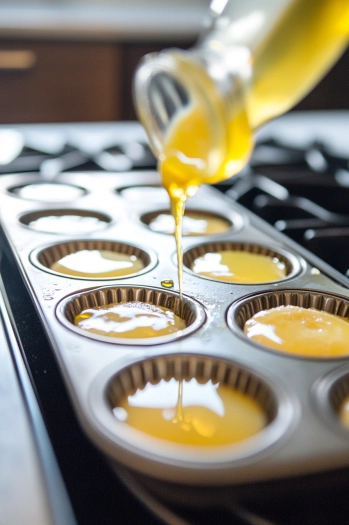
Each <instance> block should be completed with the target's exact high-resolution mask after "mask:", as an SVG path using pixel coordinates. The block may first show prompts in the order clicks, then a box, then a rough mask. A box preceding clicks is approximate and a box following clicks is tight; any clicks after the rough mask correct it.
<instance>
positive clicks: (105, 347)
mask: <svg viewBox="0 0 349 525" xmlns="http://www.w3.org/2000/svg"><path fill="white" fill-rule="evenodd" d="M40 182H41V181H40V179H39V177H38V176H37V175H36V174H21V175H7V176H3V177H1V180H0V210H1V211H0V214H1V223H2V228H3V232H4V236H5V238H6V239H7V242H8V245H9V248H10V249H11V250H12V252H13V255H14V256H15V259H16V261H17V263H18V266H19V269H20V272H21V275H22V278H23V280H24V282H25V284H26V285H27V288H28V290H29V293H30V295H31V298H32V301H33V302H34V304H35V306H36V308H37V312H38V315H39V317H40V319H41V322H42V325H43V327H44V328H45V330H46V332H47V335H48V338H49V340H50V343H51V346H52V350H53V352H54V354H55V356H56V359H57V361H58V364H59V366H60V370H61V373H62V376H63V378H64V380H65V384H66V387H67V390H68V393H69V394H70V397H71V400H72V402H73V406H74V408H75V411H76V415H77V417H78V419H79V421H80V423H81V425H82V427H83V429H84V430H85V432H86V433H87V435H88V436H89V437H90V439H91V440H92V441H93V442H94V443H95V445H96V446H97V447H98V448H100V449H101V450H102V451H103V453H104V454H105V455H106V457H107V458H108V460H109V461H110V464H111V465H112V466H114V467H115V468H116V469H117V471H118V472H120V468H122V467H123V468H125V469H126V472H129V473H131V475H135V476H137V477H138V479H140V480H142V483H145V484H146V485H147V484H148V485H149V486H151V490H153V491H155V492H157V493H158V494H161V496H162V497H164V498H165V497H170V496H168V490H167V488H166V487H170V486H172V484H174V483H175V484H176V486H177V487H180V488H181V490H179V491H178V490H177V492H176V498H179V499H180V500H181V501H182V502H185V501H186V500H187V499H188V490H189V491H192V492H193V493H194V492H195V489H196V488H198V487H201V488H203V489H204V488H207V487H209V488H210V491H212V493H213V494H214V493H216V492H217V491H218V490H220V491H221V490H222V487H224V490H228V489H229V487H234V486H238V485H239V486H240V485H245V484H248V483H250V482H258V481H265V480H275V479H279V478H284V477H292V476H296V475H303V474H310V473H314V472H322V471H325V470H328V469H333V468H337V467H338V468H339V467H347V466H349V454H348V452H349V430H346V429H345V428H344V427H343V426H342V425H341V424H340V423H339V421H338V417H337V410H338V403H339V402H338V401H337V400H338V397H340V396H341V394H340V392H341V389H342V390H343V388H342V386H343V385H345V388H344V390H345V391H347V390H349V380H348V377H349V375H348V366H349V361H348V358H338V359H326V360H324V359H307V358H298V357H297V356H292V355H279V354H277V353H276V352H271V351H268V349H266V348H262V347H260V346H259V345H256V344H253V343H251V341H249V340H247V338H246V337H244V335H243V334H242V330H241V328H242V325H243V322H244V320H246V319H247V318H249V317H250V316H251V315H253V314H252V312H253V311H258V309H261V308H262V307H263V308H264V307H266V306H268V305H276V304H285V301H286V302H287V301H291V303H289V304H300V303H302V304H306V305H310V304H311V305H313V306H315V307H316V308H319V309H325V310H327V311H331V312H334V313H336V314H337V315H342V316H345V317H349V314H348V311H349V310H348V303H349V290H348V288H347V286H346V285H347V280H346V279H345V278H344V277H343V278H341V279H339V278H338V275H337V274H336V272H332V271H331V268H329V267H328V266H327V265H324V264H322V262H321V261H320V260H317V259H316V258H314V256H311V255H310V254H308V253H307V252H306V251H305V250H304V249H302V250H298V247H297V245H296V244H295V243H294V242H292V241H289V240H288V239H287V238H286V237H284V236H283V235H282V234H281V233H279V232H277V231H276V230H274V229H273V228H272V227H271V226H269V225H268V224H266V223H265V222H264V221H262V220H261V219H258V218H257V217H255V216H254V215H253V214H252V213H250V212H249V211H247V210H246V209H244V208H243V207H242V206H240V205H238V204H236V203H235V202H234V201H232V200H231V199H229V198H228V197H225V196H224V195H222V194H221V193H219V192H218V191H217V190H215V189H214V188H211V187H202V188H200V190H199V191H198V193H197V195H196V196H195V197H193V198H192V199H191V200H190V201H189V203H188V209H192V210H195V211H199V212H200V211H201V212H202V213H203V214H204V215H205V214H212V215H217V214H218V215H220V216H221V217H222V218H224V219H226V220H227V222H228V223H229V225H230V228H229V229H227V230H226V231H225V232H223V233H220V234H217V235H214V236H197V237H195V236H191V237H184V238H183V252H184V275H183V278H184V279H183V290H184V295H183V305H184V306H183V308H182V312H181V316H183V318H184V319H185V320H186V324H187V328H186V329H185V330H183V331H182V332H181V333H180V334H176V336H171V337H170V336H169V337H163V338H158V339H157V338H155V340H153V339H151V338H150V339H147V340H145V339H143V340H128V341H127V342H126V343H125V342H124V341H122V340H116V339H114V340H111V338H103V337H99V336H93V335H92V336H91V335H90V334H87V333H84V332H83V331H82V330H81V329H79V328H77V327H75V326H74V324H73V323H72V320H73V317H74V315H76V314H77V313H79V312H81V310H82V309H83V308H84V307H85V306H86V305H87V306H88V307H91V306H99V305H101V304H107V303H108V302H114V301H115V302H120V301H124V300H135V299H136V300H142V301H144V302H149V303H150V304H160V305H166V306H168V307H169V308H170V309H173V311H175V312H178V311H180V298H179V294H178V291H177V289H178V286H177V268H176V263H175V243H174V239H173V237H172V236H170V235H167V234H161V233H157V232H154V231H152V230H150V229H149V228H148V226H147V224H146V223H145V222H144V217H145V216H148V217H150V216H151V214H152V213H156V212H157V211H158V210H159V209H161V210H164V209H166V207H167V206H168V199H167V196H166V195H165V194H164V193H163V192H162V191H159V183H160V181H159V176H158V174H157V173H156V172H145V171H142V172H133V173H124V174H123V173H118V174H113V173H110V174H108V173H105V174H101V173H98V174H97V173H92V172H91V173H66V174H61V175H59V176H58V177H57V179H55V182H54V185H57V184H65V185H71V186H73V187H76V188H78V189H79V195H80V197H79V198H77V199H75V200H73V201H71V200H69V199H68V201H67V202H50V203H48V202H43V201H42V199H41V198H40V196H38V198H37V201H35V200H28V199H23V198H21V196H20V192H14V191H12V190H11V189H13V188H23V187H26V186H28V185H31V184H37V183H40ZM142 187H145V188H146V192H145V197H144V198H142ZM152 189H153V190H154V193H153V195H154V199H152ZM53 191H54V188H53ZM130 196H131V197H132V198H130ZM68 197H69V195H68ZM69 210H71V212H72V214H74V215H79V213H81V216H94V217H97V218H100V219H101V220H104V221H105V222H106V227H105V228H104V229H102V230H99V231H93V230H91V232H90V233H85V234H84V235H81V236H80V237H77V236H74V238H73V239H72V237H71V232H69V231H67V232H66V234H58V233H55V234H53V233H49V232H41V231H37V230H35V229H32V228H31V227H30V222H31V219H32V218H36V217H42V216H43V215H45V213H47V214H51V215H52V214H53V215H55V216H60V215H61V214H67V212H69ZM142 218H143V220H142ZM105 246H109V247H110V246H113V247H114V248H115V250H116V251H118V250H123V249H125V250H126V253H137V254H140V256H141V257H142V260H143V262H144V264H145V268H144V270H143V271H142V272H138V273H136V274H133V275H130V276H123V277H122V278H108V279H107V280H105V279H97V278H96V279H91V278H89V279H87V278H81V277H80V278H75V277H72V276H65V275H61V274H59V273H56V272H53V271H51V270H50V268H49V266H50V261H52V260H54V259H55V258H56V257H57V256H58V255H59V254H62V253H63V254H65V253H71V252H72V251H74V250H76V249H80V248H81V247H99V248H100V247H105ZM222 246H223V247H224V246H228V247H234V249H243V250H247V251H252V252H254V253H261V254H266V255H270V256H272V257H274V256H275V257H278V258H279V259H280V260H282V261H283V262H284V263H285V265H286V269H287V275H286V277H285V278H284V279H282V280H280V281H273V282H270V283H263V284H258V283H257V284H234V283H228V282H219V281H216V280H212V279H207V278H202V277H200V276H198V275H196V274H195V273H193V272H192V271H191V270H190V262H191V261H192V259H193V257H195V254H199V255H200V254H202V253H206V252H207V251H209V250H211V249H221V247H222ZM114 248H112V249H114ZM130 250H131V251H130ZM57 254H58V255H57ZM101 281H103V282H101ZM171 281H173V283H174V286H173V287H172V288H171V289H168V288H167V287H165V286H163V285H164V283H169V282H171ZM290 298H291V299H290ZM306 307H308V306H306ZM348 344H349V343H348ZM172 377H174V378H176V379H177V380H179V379H188V378H189V379H190V378H193V377H195V378H198V379H199V380H200V381H206V380H212V381H216V382H217V381H222V382H223V383H224V384H227V385H230V386H231V387H232V388H235V389H237V390H239V391H241V392H245V393H248V394H249V395H250V396H252V398H254V399H256V400H257V401H258V403H259V404H260V405H261V407H262V409H263V410H264V411H265V413H266V415H267V420H268V424H267V426H266V428H265V429H264V430H262V431H261V432H260V433H259V434H257V435H256V436H253V437H252V438H249V439H247V440H246V441H243V442H241V443H239V444H238V445H227V446H222V447H210V449H209V450H205V451H202V450H201V451H200V450H196V449H194V450H193V449H190V448H186V447H181V446H177V445H173V444H169V443H166V442H162V441H161V440H158V439H155V438H154V439H153V438H148V437H144V436H140V435H139V434H137V432H132V431H130V429H127V428H126V427H125V425H122V424H120V423H119V422H118V421H116V419H115V418H114V416H113V413H112V404H113V402H114V401H115V399H118V397H120V395H121V394H122V393H127V392H128V391H134V390H135V389H136V388H142V387H143V386H144V385H145V383H146V382H147V381H159V380H160V379H165V380H168V379H169V378H172ZM132 473H133V474H132ZM127 475H128V474H127ZM217 487H219V489H217ZM224 490H223V492H224ZM166 494H167V495H166ZM194 499H195V498H194Z"/></svg>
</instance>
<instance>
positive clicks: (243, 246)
mask: <svg viewBox="0 0 349 525" xmlns="http://www.w3.org/2000/svg"><path fill="white" fill-rule="evenodd" d="M226 250H233V251H239V252H240V251H243V252H249V253H254V254H257V255H265V256H267V257H271V258H277V259H278V260H279V261H280V262H282V263H284V264H285V268H286V276H285V277H284V278H282V279H278V280H276V281H269V282H280V281H284V280H286V279H291V278H293V277H295V276H296V275H297V274H298V273H299V272H300V270H301V265H300V262H299V259H298V258H297V257H296V256H295V255H293V254H291V253H289V252H286V251H285V250H282V249H280V250H279V249H278V250H277V251H276V250H273V249H271V248H268V247H266V246H260V245H258V244H252V243H247V242H231V241H226V242H209V243H204V244H199V245H197V246H194V247H193V248H190V249H189V250H186V251H185V252H184V253H183V265H184V269H185V270H186V271H187V272H190V273H191V274H193V275H196V276H197V277H201V278H202V279H207V280H209V281H215V282H220V283H226V284H230V285H232V284H233V285H239V284H240V285H241V284H242V285H249V284H253V285H256V284H259V283H256V282H254V283H249V282H246V283H243V282H233V281H224V280H222V279H214V278H212V277H206V276H205V275H200V274H199V273H196V272H194V271H193V270H192V269H191V266H192V264H193V263H194V261H195V259H197V258H198V257H203V256H204V255H206V253H215V252H219V251H226ZM261 284H266V282H263V283H261Z"/></svg>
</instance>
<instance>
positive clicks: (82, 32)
mask: <svg viewBox="0 0 349 525" xmlns="http://www.w3.org/2000/svg"><path fill="white" fill-rule="evenodd" d="M208 6H209V0H175V1H170V0H127V1H125V0H99V1H97V0H71V1H69V0H61V1H60V0H41V1H40V0H27V1H24V0H12V1H9V0H0V38H41V39H42V38H45V39H57V38H62V39H80V40H108V41H110V40H115V41H128V40H129V41H133V42H134V41H137V40H138V41H151V40H159V39H160V40H162V41H166V40H173V39H176V40H180V39H182V40H185V39H188V38H193V37H194V38H195V37H196V35H197V34H198V33H199V31H200V27H201V23H202V19H203V17H204V16H205V14H206V13H207V10H208Z"/></svg>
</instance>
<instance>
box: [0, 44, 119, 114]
mask: <svg viewBox="0 0 349 525" xmlns="http://www.w3.org/2000/svg"><path fill="white" fill-rule="evenodd" d="M120 82H121V73H120V49H119V47H118V46H117V45H114V44H108V43H86V42H81V43H79V42H78V43H76V42H72V43H71V42H34V41H32V42H28V41H25V42H20V41H16V42H6V41H2V42H0V124H8V123H32V122H78V121H82V122H86V121H109V120H118V119H119V118H120V107H121V104H120V93H121V89H120Z"/></svg>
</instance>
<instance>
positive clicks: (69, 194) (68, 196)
mask: <svg viewBox="0 0 349 525" xmlns="http://www.w3.org/2000/svg"><path fill="white" fill-rule="evenodd" d="M34 186H35V187H40V186H52V191H53V192H54V189H55V188H59V189H60V190H61V189H62V188H63V187H64V188H65V192H66V193H65V196H63V195H60V196H58V198H57V195H56V197H55V198H51V197H50V198H49V199H47V198H46V199H45V198H43V197H42V196H40V194H39V196H37V193H35V194H34V191H33V194H31V193H30V194H27V195H26V193H25V191H26V188H29V190H30V189H31V188H32V187H34ZM7 192H8V193H9V194H10V195H14V196H16V197H18V198H19V199H23V200H29V201H39V202H50V203H52V204H53V203H55V202H70V201H73V200H76V199H78V198H80V197H83V196H84V195H86V194H87V193H88V192H87V190H86V189H85V188H82V187H80V186H76V185H75V184H68V183H60V182H52V181H43V180H42V179H39V180H37V181H33V182H31V183H29V184H21V185H18V186H11V187H10V188H8V189H7Z"/></svg>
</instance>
